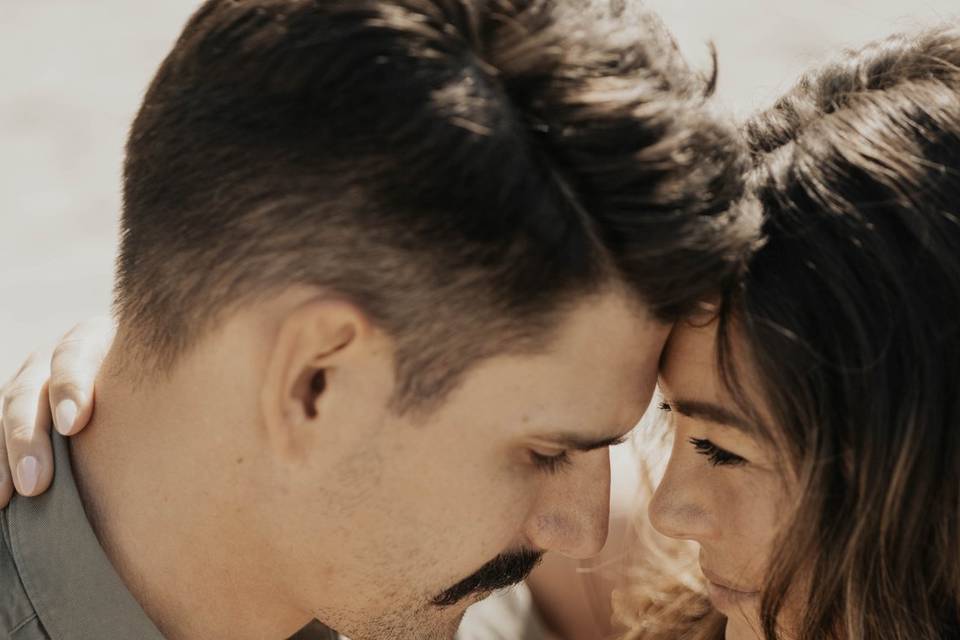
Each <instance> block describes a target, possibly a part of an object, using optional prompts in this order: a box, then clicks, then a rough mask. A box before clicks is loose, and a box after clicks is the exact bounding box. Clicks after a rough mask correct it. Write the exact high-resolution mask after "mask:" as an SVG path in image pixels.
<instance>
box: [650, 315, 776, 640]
mask: <svg viewBox="0 0 960 640" xmlns="http://www.w3.org/2000/svg"><path fill="white" fill-rule="evenodd" d="M716 335H717V323H716V322H715V321H714V322H710V323H706V324H696V323H686V322H683V323H678V324H677V326H676V327H675V328H674V331H673V332H672V333H671V335H670V338H669V340H668V342H667V345H666V348H665V349H664V354H663V364H662V370H661V373H660V390H661V392H662V394H663V399H664V406H663V409H664V410H666V411H668V416H669V420H670V422H671V423H672V428H673V430H674V434H673V447H672V451H671V454H670V460H669V462H668V464H667V468H666V471H665V473H664V476H663V479H662V480H661V482H660V484H659V486H658V487H657V489H656V491H655V493H654V496H653V499H652V500H651V502H650V505H649V515H650V521H651V524H652V525H653V526H654V528H655V529H657V531H659V532H660V533H662V534H663V535H666V536H669V537H671V538H676V539H681V540H692V541H694V542H696V543H697V544H698V545H699V547H700V567H701V569H702V571H703V574H704V577H705V578H706V580H707V591H708V595H709V597H710V600H711V602H712V604H713V606H714V607H715V608H716V609H717V610H718V611H720V613H722V614H724V615H725V616H726V617H727V619H728V622H727V628H726V640H754V639H760V638H762V637H763V635H762V633H761V632H760V623H759V605H760V596H759V591H760V590H761V588H762V586H763V580H764V572H765V568H766V565H767V562H768V559H769V558H770V555H771V553H772V552H773V543H774V540H775V538H776V536H777V533H778V526H777V525H778V523H779V522H780V521H781V517H782V516H783V514H784V511H785V505H786V504H787V501H788V500H789V496H790V491H789V482H788V481H787V480H786V478H785V476H784V474H783V470H782V467H781V465H780V464H779V463H778V462H777V458H776V455H775V452H773V451H772V450H771V448H770V446H769V445H767V444H766V443H764V442H762V441H761V440H760V439H759V438H757V437H756V436H754V435H752V434H751V432H750V430H749V420H748V419H747V418H746V417H744V416H743V415H742V412H740V411H739V410H738V409H737V406H736V404H735V403H734V401H733V399H732V398H731V397H730V394H729V392H728V391H727V390H726V389H725V387H724V385H723V383H722V379H721V377H720V372H719V369H718V365H717V352H716V349H715V341H716ZM735 346H736V345H735ZM734 353H735V357H736V356H737V355H739V354H738V353H737V351H736V349H735V351H734ZM740 362H741V364H740V365H739V369H740V370H741V371H743V372H744V373H745V377H744V380H743V382H744V391H745V392H746V393H747V394H748V395H747V397H748V398H751V399H752V400H754V401H755V402H754V405H755V407H756V408H757V409H758V410H759V411H760V413H761V415H764V414H765V413H766V412H765V410H764V407H763V402H762V399H761V397H760V394H759V393H758V392H757V385H756V384H755V383H753V382H752V381H751V379H750V377H749V373H750V369H749V366H747V365H746V363H745V361H744V359H743V358H742V357H741V358H740ZM724 414H727V415H724ZM735 422H739V423H742V424H743V425H744V426H746V429H745V428H742V427H738V426H733V423H735ZM784 614H785V617H789V615H790V608H789V607H788V608H787V609H786V610H785V611H784Z"/></svg>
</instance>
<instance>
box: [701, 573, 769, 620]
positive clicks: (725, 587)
mask: <svg viewBox="0 0 960 640" xmlns="http://www.w3.org/2000/svg"><path fill="white" fill-rule="evenodd" d="M700 570H701V571H702V572H703V575H704V577H705V578H706V579H707V595H708V596H709V598H710V602H712V603H713V606H714V607H716V608H717V609H718V610H719V611H721V612H725V610H729V609H731V608H735V607H739V608H742V607H743V605H744V603H745V602H747V601H749V600H752V599H753V598H756V597H757V596H758V595H759V594H760V592H759V591H749V590H745V589H741V588H737V587H734V586H733V585H731V584H730V583H729V582H727V581H725V580H723V579H722V578H720V577H719V576H717V575H716V574H715V573H713V572H711V571H708V570H707V569H704V568H703V567H700Z"/></svg>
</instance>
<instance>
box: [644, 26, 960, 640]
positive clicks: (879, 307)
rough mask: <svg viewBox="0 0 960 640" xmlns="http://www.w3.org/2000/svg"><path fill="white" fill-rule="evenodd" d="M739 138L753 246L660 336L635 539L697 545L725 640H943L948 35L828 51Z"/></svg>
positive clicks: (953, 61)
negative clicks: (682, 322)
mask: <svg viewBox="0 0 960 640" xmlns="http://www.w3.org/2000/svg"><path fill="white" fill-rule="evenodd" d="M745 131H746V136H747V138H748V142H749V144H750V146H751V149H752V151H753V154H754V169H753V170H752V173H751V176H750V194H749V196H748V198H747V200H745V201H744V202H743V203H741V205H740V206H743V207H756V208H758V209H759V211H760V212H761V213H762V215H763V217H764V232H765V236H766V243H765V245H764V246H763V247H762V248H761V249H760V250H759V251H758V253H757V254H756V256H755V258H754V259H753V262H752V264H751V267H750V272H749V274H748V275H747V277H746V280H745V282H744V284H743V287H742V289H741V290H740V291H739V292H738V293H737V294H735V295H734V296H733V297H732V298H731V299H729V300H727V301H725V303H724V305H723V311H722V313H721V314H720V315H719V318H718V319H716V320H715V321H714V322H711V323H700V324H699V325H698V326H694V325H693V324H688V325H686V326H684V327H681V328H680V329H678V330H677V331H676V332H675V334H674V335H673V337H672V338H671V342H670V345H669V346H668V350H667V352H666V354H665V358H664V368H663V372H662V380H663V390H664V394H665V397H666V404H667V407H668V408H670V409H673V412H672V414H671V415H672V416H673V417H674V418H676V420H675V423H676V425H677V432H676V438H675V443H674V450H673V454H672V456H671V461H670V464H669V468H668V471H667V473H666V476H665V478H664V482H663V484H662V486H661V487H660V489H658V492H657V495H656V496H655V499H654V501H653V503H652V506H651V517H652V519H653V522H654V524H655V525H656V526H657V528H658V529H660V530H661V531H663V532H664V533H666V534H667V535H671V536H674V537H682V538H690V539H693V540H695V541H696V542H698V543H700V546H701V564H702V566H703V568H704V569H705V570H706V577H707V578H708V580H709V581H711V582H713V583H720V584H721V585H724V584H725V585H726V586H727V587H729V588H728V589H722V588H721V589H718V588H717V587H716V585H715V586H714V587H712V592H711V595H712V596H713V597H712V600H713V601H714V603H715V605H716V606H717V608H718V609H720V610H721V612H722V613H724V614H725V615H727V616H728V617H729V619H730V629H729V630H728V637H729V636H731V635H732V636H734V637H737V636H738V634H740V633H742V634H744V637H749V635H747V634H749V633H751V632H750V631H749V628H750V627H753V628H755V629H759V628H761V627H762V629H763V632H764V633H766V634H767V637H774V634H775V632H777V630H778V629H779V633H780V636H779V637H789V638H794V637H797V638H823V637H838V638H883V639H885V640H886V639H904V640H905V639H907V638H910V639H911V640H914V639H921V638H942V637H948V636H949V635H950V633H956V632H958V631H960V628H958V627H957V624H958V622H960V620H958V614H960V29H956V28H941V29H938V30H933V31H928V32H925V33H922V34H919V35H913V36H911V37H895V38H891V39H888V40H885V41H883V42H879V43H876V44H874V45H872V46H870V47H868V48H866V49H864V50H862V51H860V52H857V53H850V54H847V55H846V56H844V57H843V58H842V59H840V60H838V61H837V62H835V63H833V64H831V65H829V66H826V67H824V68H822V69H820V70H818V71H816V72H813V73H810V74H808V75H807V76H805V77H804V78H803V79H802V80H801V81H800V82H799V84H798V85H797V86H796V87H795V88H794V89H793V90H792V91H790V92H789V93H788V94H787V95H786V96H784V97H783V98H782V99H781V100H780V101H779V102H778V103H777V104H776V105H775V106H774V107H773V108H772V109H771V110H769V111H767V112H765V113H762V114H760V115H759V116H757V117H755V118H754V119H752V120H751V121H750V122H749V123H748V124H747V125H746V129H745ZM697 403H699V404H697ZM718 407H719V408H721V409H724V410H726V411H727V413H729V414H730V415H724V414H723V413H722V412H719V411H718V410H717V408H718ZM736 422H742V423H743V424H742V425H737V424H734V423H736ZM723 423H728V424H723ZM741 427H743V428H741ZM699 454H703V455H699ZM731 456H733V457H731ZM752 592H759V593H752ZM731 631H732V633H731Z"/></svg>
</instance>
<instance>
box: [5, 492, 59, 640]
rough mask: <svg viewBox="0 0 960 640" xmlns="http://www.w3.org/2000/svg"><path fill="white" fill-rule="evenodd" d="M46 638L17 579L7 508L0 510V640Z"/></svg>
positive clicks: (41, 639) (18, 578)
mask: <svg viewBox="0 0 960 640" xmlns="http://www.w3.org/2000/svg"><path fill="white" fill-rule="evenodd" d="M16 499H17V498H14V500H16ZM48 639H49V636H48V635H47V633H46V632H45V631H44V629H43V626H42V625H41V624H40V620H39V618H38V617H37V612H36V611H35V610H34V608H33V605H32V604H31V603H30V598H28V597H27V592H26V590H25V589H24V587H23V582H22V581H21V579H20V572H19V570H18V569H17V563H16V560H15V558H14V555H13V548H12V546H11V544H10V528H9V526H7V510H6V509H3V510H0V640H48Z"/></svg>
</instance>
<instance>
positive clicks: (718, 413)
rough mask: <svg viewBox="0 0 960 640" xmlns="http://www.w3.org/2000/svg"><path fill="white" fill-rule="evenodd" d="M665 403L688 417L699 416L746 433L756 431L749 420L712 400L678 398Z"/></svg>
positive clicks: (701, 418)
mask: <svg viewBox="0 0 960 640" xmlns="http://www.w3.org/2000/svg"><path fill="white" fill-rule="evenodd" d="M667 404H668V405H669V407H670V409H671V410H673V411H676V412H677V413H679V414H681V415H684V416H687V417H688V418H699V419H700V420H706V421H707V422H713V423H715V424H719V425H723V426H725V427H731V428H733V429H736V430H738V431H744V432H746V433H753V432H755V431H756V429H755V428H754V426H753V425H752V424H750V422H749V421H748V420H747V419H746V418H744V417H743V416H739V415H737V414H736V413H734V412H732V411H730V410H729V409H726V408H724V407H721V406H720V405H718V404H714V403H712V402H703V401H701V400H684V399H678V400H673V401H672V402H669V403H667Z"/></svg>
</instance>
